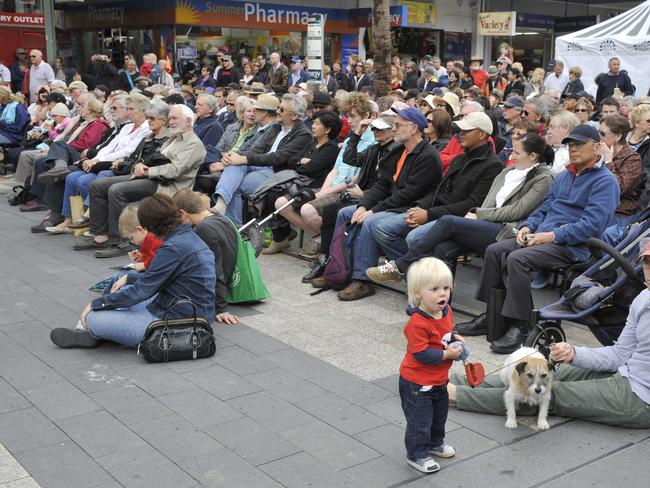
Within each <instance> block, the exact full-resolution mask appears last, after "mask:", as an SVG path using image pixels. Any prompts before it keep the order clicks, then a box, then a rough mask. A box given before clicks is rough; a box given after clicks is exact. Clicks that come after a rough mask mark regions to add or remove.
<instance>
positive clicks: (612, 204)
mask: <svg viewBox="0 0 650 488" xmlns="http://www.w3.org/2000/svg"><path fill="white" fill-rule="evenodd" d="M562 143H563V144H568V145H569V157H570V160H571V164H569V165H568V166H567V171H565V172H563V173H561V174H560V175H558V176H557V177H556V179H555V181H554V182H553V185H551V188H550V190H549V192H548V193H547V195H546V197H545V198H544V201H543V202H542V203H541V204H540V206H539V207H538V208H537V209H536V210H535V211H534V212H533V213H531V214H530V215H529V216H528V218H527V219H526V220H525V221H524V222H523V223H522V224H521V225H520V226H519V229H518V231H517V235H516V238H513V239H506V240H504V241H500V242H497V243H495V244H492V245H491V246H489V247H488V248H487V250H486V252H485V257H484V264H483V270H482V271H481V278H480V281H479V283H478V289H477V292H476V298H477V299H478V300H480V301H482V302H487V300H488V296H489V294H490V290H491V289H492V288H495V287H499V288H500V287H505V289H506V298H505V301H504V304H503V308H502V309H501V316H502V320H505V321H506V324H507V325H509V326H510V327H509V329H508V331H507V332H506V334H505V335H504V336H503V337H501V338H499V339H497V340H495V341H494V342H492V344H491V346H490V349H492V350H493V351H494V352H497V353H501V354H510V353H511V352H513V351H515V350H516V349H518V348H519V347H520V346H521V343H522V340H523V339H524V338H525V337H526V335H527V334H528V331H529V326H530V317H531V313H532V310H533V302H532V297H531V294H530V274H531V273H532V272H535V271H540V270H543V269H551V268H554V267H556V266H566V265H570V264H572V263H575V262H581V261H586V260H587V259H588V257H589V251H587V248H586V246H585V244H586V242H587V239H589V238H590V237H598V236H600V235H601V234H602V233H603V231H604V230H605V228H606V227H607V225H608V223H609V222H610V220H612V219H613V218H614V217H613V216H614V212H615V210H616V208H617V207H618V204H619V187H618V183H617V181H616V177H615V176H614V175H613V174H612V173H611V172H610V171H609V169H607V166H606V165H605V164H603V159H602V156H601V154H600V136H599V134H598V131H597V130H596V129H595V128H594V127H591V126H588V125H579V126H578V127H576V128H575V129H573V130H572V131H571V134H569V137H567V138H566V139H564V140H563V141H562ZM504 256H507V258H506V267H505V270H504V272H503V273H502V260H503V259H504ZM504 275H505V276H507V279H504ZM486 322H487V320H486V316H485V314H483V315H481V316H479V317H478V318H477V319H475V320H473V321H472V322H468V323H466V324H458V325H457V326H456V330H457V331H458V333H460V334H464V335H480V334H482V333H485V332H486Z"/></svg>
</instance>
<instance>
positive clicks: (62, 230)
mask: <svg viewBox="0 0 650 488" xmlns="http://www.w3.org/2000/svg"><path fill="white" fill-rule="evenodd" d="M45 232H48V233H50V234H52V235H58V234H73V233H74V230H72V229H71V228H70V226H68V225H64V224H63V222H61V223H60V224H59V225H56V226H54V227H45Z"/></svg>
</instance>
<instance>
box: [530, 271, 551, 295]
mask: <svg viewBox="0 0 650 488" xmlns="http://www.w3.org/2000/svg"><path fill="white" fill-rule="evenodd" d="M550 277H551V274H550V273H547V272H546V271H538V272H537V273H535V277H534V278H533V279H532V281H531V282H530V287H531V288H532V289H533V290H541V289H542V288H546V285H548V280H549V278H550Z"/></svg>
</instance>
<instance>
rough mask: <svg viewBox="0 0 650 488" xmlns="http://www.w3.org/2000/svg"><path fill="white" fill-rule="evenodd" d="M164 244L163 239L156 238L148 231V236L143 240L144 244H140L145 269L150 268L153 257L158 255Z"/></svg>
mask: <svg viewBox="0 0 650 488" xmlns="http://www.w3.org/2000/svg"><path fill="white" fill-rule="evenodd" d="M162 244H163V241H161V240H160V239H156V238H155V237H154V235H153V234H152V233H151V232H147V236H146V237H145V238H144V241H142V244H140V256H141V257H142V259H141V262H142V264H144V267H145V269H148V268H149V265H150V264H151V261H152V260H153V257H154V256H155V255H156V251H157V250H158V248H159V247H160V246H162Z"/></svg>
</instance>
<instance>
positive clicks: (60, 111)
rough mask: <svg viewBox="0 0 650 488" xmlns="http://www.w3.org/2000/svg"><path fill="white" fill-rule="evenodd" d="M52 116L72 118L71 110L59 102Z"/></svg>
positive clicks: (51, 111) (51, 112)
mask: <svg viewBox="0 0 650 488" xmlns="http://www.w3.org/2000/svg"><path fill="white" fill-rule="evenodd" d="M50 115H51V116H52V117H54V116H55V115H62V116H64V117H70V110H68V107H66V106H65V104H63V103H61V102H58V103H57V104H56V105H55V106H54V107H53V108H52V110H50Z"/></svg>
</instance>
